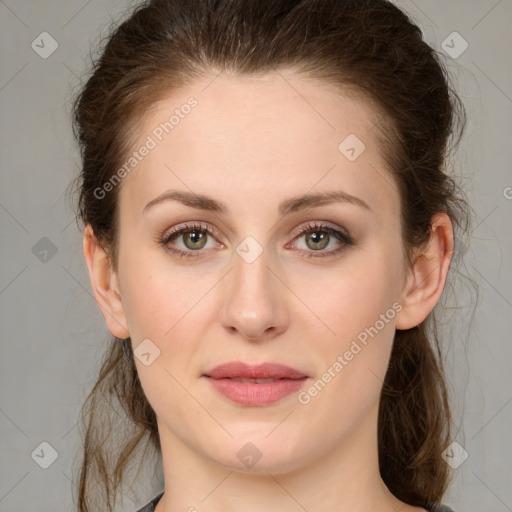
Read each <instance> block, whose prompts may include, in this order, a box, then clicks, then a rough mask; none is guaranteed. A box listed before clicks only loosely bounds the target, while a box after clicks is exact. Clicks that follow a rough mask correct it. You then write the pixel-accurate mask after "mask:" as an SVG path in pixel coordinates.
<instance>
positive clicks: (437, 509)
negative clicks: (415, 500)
mask: <svg viewBox="0 0 512 512" xmlns="http://www.w3.org/2000/svg"><path fill="white" fill-rule="evenodd" d="M431 511H432V512H455V511H454V510H453V509H451V508H450V507H448V506H447V505H436V506H434V507H432V509H431Z"/></svg>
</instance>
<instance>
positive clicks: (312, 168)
mask: <svg viewBox="0 0 512 512" xmlns="http://www.w3.org/2000/svg"><path fill="white" fill-rule="evenodd" d="M214 76H215V75H212V76H209V77H205V78H204V80H198V81H196V82H194V83H193V84H191V85H189V86H187V87H185V88H183V89H182V90H179V91H174V92H173V94H172V95H170V96H169V97H168V98H165V99H163V100H161V101H159V102H158V103H157V104H155V105H154V106H153V108H152V109H151V111H150V112H149V114H148V116H147V118H146V119H145V120H144V122H141V123H140V125H139V128H138V130H139V133H140V136H139V137H138V142H137V144H136V147H139V146H140V145H141V144H142V143H143V141H144V140H145V139H146V137H147V136H148V135H149V134H151V131H152V130H153V129H154V127H155V126H158V125H159V123H160V122H162V121H164V120H166V119H168V118H169V112H171V111H172V110H173V109H174V108H179V107H180V105H183V104H184V103H185V102H186V101H187V99H188V98H189V97H190V96H194V97H195V98H197V100H198V106H197V107H196V108H195V109H193V110H192V112H191V113H190V114H189V115H188V116H186V117H185V118H184V119H183V120H181V122H180V124H179V125H178V126H176V127H175V129H174V130H173V131H172V132H171V133H170V134H168V135H166V136H165V137H164V139H163V140H162V142H160V143H159V144H158V146H157V147H156V148H154V149H153V150H151V152H150V153H149V155H147V156H146V157H145V158H144V159H143V160H142V161H141V162H140V164H139V165H138V166H137V167H136V168H135V169H134V170H133V171H132V172H131V173H130V174H129V175H128V176H127V177H126V178H125V179H124V181H123V182H122V185H121V187H120V190H119V193H120V197H119V212H120V224H119V246H118V251H119V252H118V261H117V268H115V266H114V265H113V264H112V262H111V261H110V260H109V258H108V255H107V254H106V253H105V251H104V250H103V248H102V247H101V245H100V244H99V243H98V241H97V240H96V238H95V237H94V233H93V231H92V229H91V228H90V226H87V227H86V229H85V231H84V255H85V259H86V262H87V266H88V269H89V272H90V276H91V282H92V286H93V289H94V293H95V297H96V299H97V302H98V305H99V307H100V309H101V310H102V312H103V314H104V316H105V320H106V323H107V326H108V328H109V330H110V332H111V333H112V334H114V335H115V336H117V337H119V338H126V337H128V336H130V337H131V340H132V344H133V348H134V350H135V349H136V348H137V346H138V345H139V344H140V343H141V342H142V340H145V339H150V340H151V342H152V343H153V344H154V345H155V346H156V347H158V349H159V350H160V355H159V356H158V357H157V358H156V359H155V360H154V361H153V362H152V363H151V364H150V365H148V366H145V365H144V364H142V363H141V361H140V360H139V359H138V358H135V361H136V364H137V370H138V373H139V377H140V380H141V383H142V386H143V389H144V392H145V394H146V396H147V398H148V400H149V402H150V403H151V405H152V407H153V408H154V410H155V412H156V415H157V418H158V427H159V435H160V440H161V445H162V457H163V468H164V477H165V494H164V497H163V498H162V499H161V500H160V502H159V504H158V505H157V507H156V510H157V512H164V511H165V512H174V511H182V510H183V511H185V510H195V509H197V510H200V511H203V510H207V511H209V512H216V511H223V512H226V511H235V510H236V511H237V512H254V511H258V512H259V511H261V510H267V511H278V510H279V511H290V512H292V511H300V510H304V509H306V510H315V511H332V510H340V511H341V510H347V511H348V510H350V511H351V512H362V511H370V510H372V511H374V510H379V511H384V512H387V511H412V510H416V511H419V510H422V509H420V508H415V507H411V506H408V505H406V504H404V503H402V502H400V501H399V500H397V499H396V498H395V497H394V496H393V495H392V494H391V493H390V492H389V491H388V489H387V488H386V486H385V485H384V483H383V481H382V479H381V478H380V475H379V471H378V457H377V412H378V404H379V394H380V391H381V388H382V384H383V379H384V375H385V372H386V368H387V365H388V362H389V357H390V351H391V347H392V341H393V335H394V332H395V329H407V328H410V327H413V326H415V325H418V324H419V323H421V322H422V321H423V320H424V319H425V318H426V317H427V315H428V314H429V313H430V311H431V310H432V309H433V308H434V306H435V304H436V303H437V302H438V300H439V298H440V295H441V293H442V290H443V287H444V284H445V280H446V275H447V272H448V268H449V265H450V261H451V257H452V252H453V234H452V225H451V223H450V219H449V218H448V216H447V215H445V214H437V215H435V216H434V217H433V219H432V224H433V231H432V236H431V239H430V241H429V242H428V243H427V244H426V245H425V246H424V247H422V248H418V250H417V251H416V253H415V255H414V260H413V261H414V264H413V266H411V267H409V266H408V265H407V263H406V260H405V258H404V250H403V242H402V239H401V228H400V198H399V195H398V189H397V187H396V184H395V182H394V180H393V178H392V176H391V173H390V172H389V170H388V169H386V164H385V161H384V157H383V153H382V150H381V147H380V145H379V142H378V139H377V134H376V130H375V122H376V120H377V116H376V114H375V113H374V111H373V110H372V108H371V107H370V106H369V104H368V103H367V102H365V101H364V100H362V99H360V100H359V99H356V98H354V97H350V98H349V97H348V96H342V95H340V94H339V93H337V92H336V90H335V89H333V88H331V87H330V86H328V85H327V84H324V83H321V82H318V81H315V80H312V79H308V78H305V77H302V76H299V75H298V74H295V73H293V72H289V73H285V72H284V71H283V72H280V73H276V72H272V73H268V74H266V75H263V76H259V77H257V78H256V77H252V78H248V77H237V76H232V75H228V74H227V73H222V74H220V75H219V76H218V77H217V78H216V79H215V80H214V81H213V82H212V77H214ZM349 134H356V135H357V137H358V138H359V139H360V140H361V141H363V142H364V144H365V146H366V149H365V151H364V152H363V153H362V154H361V155H360V156H359V157H358V158H357V159H356V160H355V161H349V160H348V159H347V158H346V157H345V156H344V155H343V154H341V152H340V151H339V150H338V146H339V144H340V142H341V141H343V140H344V139H345V138H346V137H347V136H348V135H349ZM169 190H179V191H187V192H191V191H193V192H195V193H201V194H206V195H208V196H210V197H212V198H213V199H215V200H217V201H219V202H222V203H225V205H226V206H227V207H228V209H229V212H228V213H214V212H211V211H204V210H200V209H196V208H192V207H190V206H185V205H183V204H181V203H179V202H176V201H164V202H161V203H160V204H158V205H155V206H154V207H152V208H149V209H148V210H147V211H146V212H143V209H144V207H145V205H146V204H147V203H149V202H150V201H152V200H154V199H155V198H157V197H159V196H160V195H161V194H163V193H164V192H166V191H169ZM333 190H337V191H338V190H342V191H344V192H345V193H347V194H350V195H352V196H355V197H357V198H360V199H361V200H363V201H364V202H365V203H366V204H367V205H368V207H369V208H368V209H367V208H364V207H362V206H359V205H357V204H352V203H350V202H335V203H330V204H323V205H320V206H315V207H309V208H305V209H301V210H299V211H296V212H293V213H289V214H287V215H284V216H283V215H280V214H279V213H278V205H279V204H280V203H281V202H282V201H284V200H286V199H289V198H290V197H294V196H301V195H303V194H306V193H316V192H325V191H333ZM192 221H197V222H200V223H201V224H203V225H206V227H210V228H214V229H215V230H216V231H217V235H218V236H215V237H211V236H210V235H209V238H208V242H207V244H206V246H205V247H204V248H203V249H202V253H203V256H202V257H198V258H186V257H179V256H176V255H173V254H171V253H169V252H168V251H166V250H165V248H164V246H163V245H162V244H161V243H159V239H160V238H161V237H162V235H164V234H165V233H166V232H167V231H169V229H170V228H172V227H175V226H180V225H182V224H183V223H186V222H192ZM314 221H318V222H320V223H322V224H325V223H327V224H328V225H329V226H331V227H333V228H337V229H340V228H341V229H346V230H347V231H348V232H349V233H350V235H351V236H352V237H353V238H354V244H353V245H346V246H344V245H343V244H342V242H340V241H338V240H337V239H336V238H335V237H334V236H331V237H330V241H329V245H328V247H326V248H322V249H321V250H316V251H315V250H314V248H315V247H316V246H315V245H314V243H312V242H311V241H309V242H308V241H307V238H306V235H305V234H304V233H303V234H302V235H301V234H297V231H296V228H304V230H307V228H308V223H309V222H314ZM317 231H318V230H317ZM320 232H321V230H320ZM247 236H251V237H253V238H254V239H255V240H256V241H257V242H258V244H259V245H260V246H261V249H262V253H261V254H260V255H259V257H257V258H256V259H255V261H253V262H252V263H248V262H246V261H245V260H244V259H243V258H242V257H240V256H239V255H238V254H237V252H236V248H237V246H238V245H239V244H241V242H243V241H244V239H245V238H246V237H247ZM187 242H188V245H185V243H187ZM169 245H170V246H171V247H174V248H177V249H181V250H183V251H187V250H188V251H189V253H190V252H193V251H194V247H195V246H194V245H193V242H191V241H190V240H187V241H186V240H185V237H184V236H180V237H179V238H177V239H176V240H174V241H173V242H170V243H169ZM190 247H192V248H190ZM339 247H341V248H342V251H341V252H339V253H338V254H337V255H332V256H327V257H323V258H322V257H319V256H318V254H319V253H321V252H322V251H323V252H327V251H330V250H331V249H336V248H339ZM196 250H197V249H196ZM308 254H309V255H311V254H313V256H314V257H310V258H308V257H306V256H307V255H308ZM315 255H316V256H315ZM393 304H395V305H396V304H399V305H400V307H401V310H400V311H399V312H398V313H397V314H396V315H395V316H394V318H393V319H392V320H390V321H388V323H386V324H385V326H384V328H382V329H381V330H380V331H379V332H378V334H377V335H376V336H374V337H373V338H370V340H369V341H368V344H367V345H366V346H365V347H364V348H363V349H362V350H361V351H360V352H359V353H358V354H357V355H356V356H354V358H353V359H352V360H351V361H349V362H348V364H347V365H346V366H345V367H344V368H343V370H342V371H341V372H339V373H337V374H336V377H335V378H333V379H332V380H331V382H329V383H328V384H327V385H326V386H325V388H324V389H323V390H322V391H321V392H319V393H318V394H317V395H316V396H315V397H313V398H312V399H311V401H310V402H309V403H307V404H302V403H300V402H299V401H298V399H297V393H294V394H292V395H289V396H288V397H286V398H284V399H282V400H280V401H278V402H276V403H274V404H271V405H267V406H261V407H247V406H244V405H241V404H236V403H234V402H231V401H230V400H227V399H226V398H225V397H223V396H221V395H220V394H218V393H217V392H216V391H215V390H214V389H212V387H211V385H210V383H209V382H208V381H207V380H205V379H204V378H203V377H201V376H202V375H203V373H204V372H205V371H207V370H209V369H211V368H213V367H214V366H216V365H218V364H221V363H225V362H228V361H244V362H246V363H252V364H257V363H261V362H278V363H282V364H285V365H288V366H291V367H293V368H296V369H298V370H301V371H302V372H304V373H305V374H307V375H308V376H309V377H310V378H309V381H308V383H307V384H305V386H304V388H303V389H306V390H307V389H308V388H309V386H310V385H312V384H313V383H314V382H316V381H317V380H318V379H319V378H320V377H321V376H322V374H324V372H325V371H326V370H327V369H328V368H329V367H332V365H333V363H334V362H335V361H336V360H337V357H338V355H340V354H344V353H345V352H346V351H347V350H348V349H349V348H350V346H351V343H352V341H353V340H354V339H356V337H357V335H358V334H359V333H361V332H362V331H364V329H365V328H368V327H370V326H373V325H375V323H376V321H377V320H378V319H379V317H380V315H381V314H385V313H386V312H387V311H389V310H390V308H391V309H392V305H393ZM248 442H250V443H253V445H255V446H256V447H257V449H258V450H259V452H260V453H261V455H262V456H261V459H260V460H259V461H258V462H257V463H256V464H255V465H254V466H252V467H251V468H246V467H245V466H244V465H243V464H242V463H241V461H240V460H239V459H238V457H237V452H238V451H239V450H240V449H241V448H242V447H243V446H244V445H246V443H248ZM191 507H195V509H193V508H191Z"/></svg>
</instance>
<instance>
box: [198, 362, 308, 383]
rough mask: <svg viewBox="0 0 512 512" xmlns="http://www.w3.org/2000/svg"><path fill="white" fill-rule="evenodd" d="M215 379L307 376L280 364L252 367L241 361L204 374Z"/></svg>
mask: <svg viewBox="0 0 512 512" xmlns="http://www.w3.org/2000/svg"><path fill="white" fill-rule="evenodd" d="M204 375H205V376H206V377H211V378H213V379H235V378H241V379H294V380H295V379H302V378H304V377H307V375H306V374H304V373H302V372H301V371H299V370H295V369H294V368H290V367H289V366H285V365H282V364H278V363H262V364H258V365H250V364H246V363H243V362H241V361H234V362H230V363H223V364H220V365H219V366H216V367H215V368H213V369H211V370H209V371H207V372H206V373H205V374H204Z"/></svg>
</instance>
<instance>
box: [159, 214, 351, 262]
mask: <svg viewBox="0 0 512 512" xmlns="http://www.w3.org/2000/svg"><path fill="white" fill-rule="evenodd" d="M191 231H199V232H203V233H204V232H206V233H207V234H208V235H210V236H211V237H212V238H220V236H219V234H218V233H217V231H216V230H214V229H211V228H209V227H208V226H206V225H201V224H183V225H180V226H177V227H176V228H173V229H172V231H170V232H168V233H166V234H164V235H163V237H162V238H161V239H160V240H158V242H159V243H160V244H161V245H162V246H163V247H164V248H165V250H167V251H169V252H170V253H171V254H175V255H177V256H180V257H183V258H201V257H203V253H204V252H205V251H207V250H208V249H201V250H196V251H193V250H187V251H184V250H182V249H174V248H172V247H170V246H169V242H171V241H172V240H174V239H176V238H178V237H179V236H181V235H182V234H184V233H187V232H191ZM318 231H320V232H323V233H328V234H329V235H333V236H334V237H335V238H336V239H337V240H339V241H340V242H342V244H343V245H342V246H341V247H339V248H337V249H331V250H330V251H323V250H319V251H313V250H309V251H305V250H303V249H299V250H300V251H301V252H305V253H306V254H305V257H306V258H326V257H330V256H335V255H337V254H338V253H340V252H341V251H343V250H344V249H345V246H351V245H354V240H353V239H352V237H351V236H350V235H348V234H347V233H345V232H344V231H341V230H339V229H335V228H333V227H332V226H330V225H327V224H321V223H318V222H313V223H308V226H307V228H305V229H300V230H299V231H298V232H297V233H295V236H294V239H293V240H296V239H297V238H299V237H301V236H304V235H307V234H308V233H314V232H318ZM315 253H317V254H315Z"/></svg>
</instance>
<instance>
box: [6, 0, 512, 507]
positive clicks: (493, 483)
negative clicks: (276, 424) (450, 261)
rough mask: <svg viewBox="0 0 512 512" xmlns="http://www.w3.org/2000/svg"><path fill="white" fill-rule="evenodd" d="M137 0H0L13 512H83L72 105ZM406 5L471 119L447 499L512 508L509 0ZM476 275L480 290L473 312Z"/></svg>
mask: <svg viewBox="0 0 512 512" xmlns="http://www.w3.org/2000/svg"><path fill="white" fill-rule="evenodd" d="M127 5H128V2H127V1H126V0H125V1H121V0H116V1H115V0H109V1H103V0H89V1H86V0H68V1H64V0H43V1H40V0H38V1H35V0H31V1H30V0H5V1H2V2H0V16H1V21H0V24H1V25H0V34H1V36H0V38H1V42H2V45H1V46H2V49H1V52H2V55H1V61H2V67H1V76H0V104H1V112H2V122H1V127H0V130H1V144H0V151H1V160H0V162H1V168H2V187H1V192H0V194H1V195H0V222H1V227H2V230H1V237H2V240H1V246H2V260H1V262H2V263H1V269H0V307H1V326H2V327H1V329H2V331H1V332H2V345H1V356H0V365H1V376H0V432H1V436H0V511H2V512H7V511H9V512H21V511H23V512H26V511H28V510H34V511H35V510H40V511H46V510H48V511H49V510H52V511H53V512H60V511H71V510H73V501H72V497H71V490H72V486H73V485H74V484H73V480H74V479H76V473H74V470H75V469H76V465H75V464H76V461H75V455H76V454H77V450H79V448H80V438H79V435H78V429H77V428H76V421H77V414H78V411H79V408H80V406H81V404H82V402H83V400H84V398H85V396H86V393H87V392H88V391H89V389H90V387H91V386H92V384H93V379H94V378H95V376H96V371H97V361H98V358H99V357H100V356H101V354H102V351H103V347H104V343H105V340H107V339H108V332H107V330H106V327H105V325H104V322H103V317H102V316H101V314H100V312H99V310H98V309H97V307H96V304H95V302H94V300H93V298H92V295H91V292H90V287H89V280H88V276H87V274H86V268H85V265H84V263H83V261H82V254H81V234H80V233H79V231H78V229H77V226H76V224H75V222H74V218H73V211H72V209H71V208H70V203H69V200H67V199H66V188H67V187H68V184H69V182H70V181H71V179H72V178H73V177H75V176H76V174H77V172H78V157H77V152H76V148H75V147H74V143H73V139H72V136H71V128H70V101H71V98H72V94H73V91H74V90H75V89H76V87H77V85H78V84H79V77H80V76H81V75H83V73H84V72H85V71H86V69H87V65H88V55H89V50H90V48H91V47H92V48H95V47H96V44H97V43H98V41H99V39H100V36H101V35H104V34H105V33H106V30H107V28H108V26H109V24H110V21H111V18H113V19H116V18H117V17H118V15H119V13H120V12H122V11H123V10H124V9H125V8H126V6H127ZM400 5H401V6H402V7H403V8H404V9H406V10H407V11H408V12H409V13H410V14H411V15H412V16H413V18H415V19H416V20H417V21H418V22H419V23H420V25H421V27H422V30H423V32H424V34H425V37H426V38H427V40H428V41H429V42H430V44H432V45H433V46H435V47H436V48H437V49H438V50H439V51H440V52H441V53H443V54H444V55H445V57H446V62H447V65H448V67H449V70H450V73H451V75H452V78H453V80H454V83H455V85H456V87H457V89H458V91H459V94H460V95H461V97H462V99H463V101H464V103H465V105H466V108H467V111H468V114H469V123H468V127H467V132H466V134H465V137H464V139H463V141H462V145H461V147H460V150H459V152H458V154H457V158H456V160H455V161H454V165H455V170H456V172H457V174H458V175H460V176H461V179H462V180H463V182H464V185H465V187H466V192H467V194H468V196H469V198H470V201H471V204H472V206H473V208H474V210H475V214H476V216H475V221H474V224H473V229H472V232H471V239H470V244H469V247H468V248H467V250H466V259H465V261H466V268H465V269H462V271H463V276H465V277H461V278H460V279H459V280H458V284H457V287H458V288H459V292H458V294H457V296H456V297H455V298H453V297H451V296H449V297H447V304H449V305H456V306H457V307H458V309H454V310H453V314H454V316H453V319H452V320H448V321H447V322H446V329H447V333H450V334H451V340H450V341H448V339H446V352H447V359H448V368H447V370H448V374H449V376H450V386H451V389H452V394H453V397H454V412H455V415H456V420H457V423H458V424H459V425H460V430H459V432H458V433H457V435H456V437H455V439H456V440H457V442H458V443H459V444H460V445H461V446H462V447H464V449H465V450H466V451H467V453H468V454H469V457H468V458H467V460H466V461H465V462H464V463H462V464H461V465H460V466H459V467H458V468H457V469H456V470H454V483H453V486H452V487H451V489H450V491H449V493H448V495H447V498H446V502H447V503H448V504H450V505H452V506H453V507H454V508H455V510H456V512H466V511H467V512H471V511H474V512H490V511H492V512H494V511H496V512H498V511H508V510H512V487H511V485H510V469H511V468H510V461H511V460H512V443H511V441H510V425H511V424H512V404H511V401H512V386H511V378H510V361H512V344H511V343H510V341H511V336H510V332H511V329H512V322H511V318H512V291H511V289H512V286H511V284H512V271H511V261H512V258H511V256H512V236H511V218H512V188H510V187H512V173H511V163H510V162H511V161H512V154H511V133H512V83H511V82H512V80H511V66H510V49H511V48H512V40H511V35H510V34H511V28H510V22H511V21H512V2H511V1H510V0H500V1H496V0H479V1H467V0H465V1H463V0H457V1H453V0H452V1H450V2H446V1H444V0H435V1H432V0H429V1H426V0H416V1H414V2H412V1H410V0H408V1H405V0H404V1H402V2H400ZM454 31H456V32H458V33H459V34H460V35H461V36H462V37H463V38H464V40H465V41H467V43H468V45H469V46H468V48H467V50H466V51H465V52H464V53H462V55H460V56H458V57H456V58H453V57H450V56H449V55H447V54H446V52H445V51H444V50H443V46H442V43H443V41H445V40H447V41H448V43H449V44H450V45H451V46H453V47H454V50H457V49H460V48H461V46H460V41H458V40H456V39H455V40H454V39H453V36H451V39H450V38H448V39H447V37H448V36H449V35H450V34H452V33H453V32H454ZM42 32H48V33H49V34H51V36H52V37H53V38H54V39H55V40H56V41H57V43H58V48H57V50H56V51H55V52H54V53H53V54H52V55H51V56H49V57H48V58H46V59H43V58H41V56H40V55H39V54H38V53H36V51H34V50H33V49H32V47H31V43H32V41H34V40H36V41H37V40H39V41H40V38H39V39H36V38H37V37H38V36H39V34H41V33H42ZM45 37H46V36H45ZM452 41H453V42H452ZM46 42H47V44H45V48H46V50H48V48H50V46H49V41H48V40H46ZM40 51H42V49H41V50H40ZM41 239H43V240H42V241H41ZM47 239H49V241H48V240H47ZM55 250H56V253H55V254H53V252H55ZM45 251H46V252H45ZM468 278H469V279H472V280H473V281H474V282H475V283H476V284H478V287H479V293H478V302H477V303H476V310H475V301H476V299H475V294H474V292H473V291H472V288H471V285H470V281H469V280H468ZM455 299H456V300H455ZM451 311H452V310H451ZM42 442H47V443H49V444H50V445H51V446H52V447H53V448H54V449H55V450H56V451H57V453H58V456H57V459H56V460H55V461H54V462H53V463H52V464H51V465H50V466H49V467H48V468H47V469H43V468H42V467H40V464H44V462H45V460H46V462H47V463H48V462H51V459H50V457H51V452H50V450H49V449H47V448H45V446H44V445H43V447H42V449H43V452H41V447H40V443H42ZM34 450H35V452H34ZM43 453H44V456H43V455H42V454H43ZM37 454H39V457H37ZM44 459H45V460H44ZM159 486H160V482H159V480H158V478H157V479H156V481H153V482H151V481H148V482H146V483H145V484H144V487H143V490H142V491H141V494H140V495H139V497H138V499H133V500H132V501H130V500H128V502H127V505H126V510H130V508H131V509H132V510H133V509H134V507H135V506H138V505H139V504H141V503H143V502H145V501H146V500H147V499H149V498H150V497H151V496H152V495H153V494H154V492H156V491H157V490H159Z"/></svg>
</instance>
